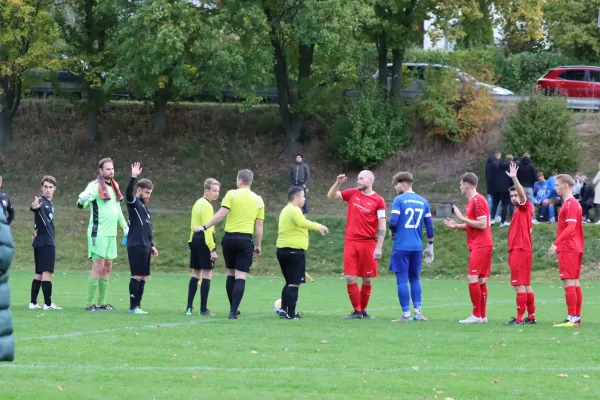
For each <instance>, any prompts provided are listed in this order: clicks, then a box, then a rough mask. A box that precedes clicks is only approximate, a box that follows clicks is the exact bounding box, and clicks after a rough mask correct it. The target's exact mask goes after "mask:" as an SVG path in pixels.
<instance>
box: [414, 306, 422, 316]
mask: <svg viewBox="0 0 600 400" xmlns="http://www.w3.org/2000/svg"><path fill="white" fill-rule="evenodd" d="M415 315H421V307H415Z"/></svg>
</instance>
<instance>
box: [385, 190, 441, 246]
mask: <svg viewBox="0 0 600 400" xmlns="http://www.w3.org/2000/svg"><path fill="white" fill-rule="evenodd" d="M424 224H425V225H426V227H427V237H428V238H433V220H432V219H431V209H430V208H429V203H428V202H427V200H425V199H424V198H423V197H421V196H419V195H418V194H416V193H414V192H406V193H403V194H401V195H400V196H397V197H396V198H395V199H394V202H393V203H392V213H391V218H390V230H391V231H392V232H394V249H393V250H394V251H417V250H419V251H421V250H423V239H422V235H423V225H424Z"/></svg>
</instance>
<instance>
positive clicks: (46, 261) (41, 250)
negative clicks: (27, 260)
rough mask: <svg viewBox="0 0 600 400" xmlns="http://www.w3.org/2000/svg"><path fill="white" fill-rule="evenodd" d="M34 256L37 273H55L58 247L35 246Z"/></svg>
mask: <svg viewBox="0 0 600 400" xmlns="http://www.w3.org/2000/svg"><path fill="white" fill-rule="evenodd" d="M33 258H34V260H35V273H36V274H41V273H42V272H50V273H54V261H55V260H56V247H54V246H44V247H34V248H33Z"/></svg>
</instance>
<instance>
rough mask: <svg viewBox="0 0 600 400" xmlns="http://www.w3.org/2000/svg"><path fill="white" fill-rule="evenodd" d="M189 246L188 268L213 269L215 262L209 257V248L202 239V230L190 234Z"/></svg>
mask: <svg viewBox="0 0 600 400" xmlns="http://www.w3.org/2000/svg"><path fill="white" fill-rule="evenodd" d="M188 245H189V246H190V268H193V269H213V268H214V267H215V263H214V262H213V261H212V260H211V259H210V249H209V248H208V246H207V245H206V242H205V241H204V232H196V233H194V236H192V241H191V242H189V243H188Z"/></svg>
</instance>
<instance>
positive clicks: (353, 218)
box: [342, 189, 385, 240]
mask: <svg viewBox="0 0 600 400" xmlns="http://www.w3.org/2000/svg"><path fill="white" fill-rule="evenodd" d="M342 200H344V201H345V202H347V203H348V213H347V215H346V233H345V235H344V238H345V239H346V240H376V239H377V229H378V228H379V218H385V200H383V197H381V196H380V195H378V194H377V193H373V194H371V195H365V194H362V193H361V191H360V190H358V189H348V190H344V191H343V192H342Z"/></svg>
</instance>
